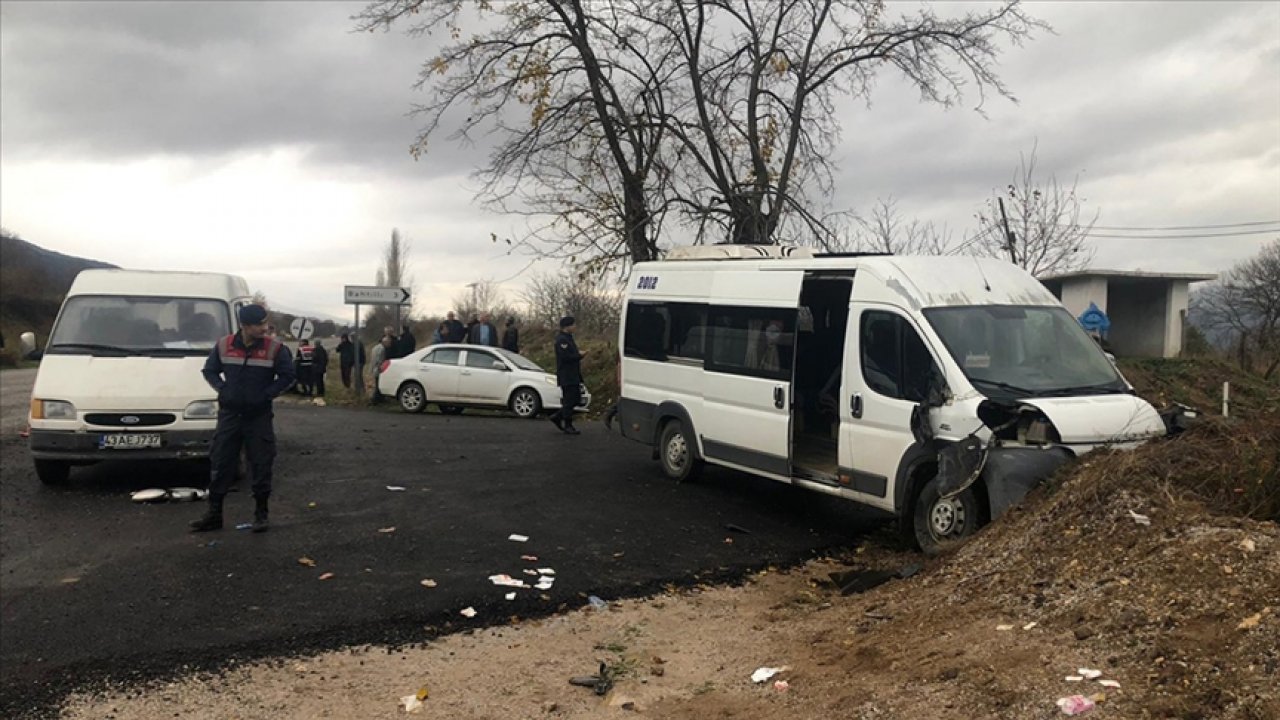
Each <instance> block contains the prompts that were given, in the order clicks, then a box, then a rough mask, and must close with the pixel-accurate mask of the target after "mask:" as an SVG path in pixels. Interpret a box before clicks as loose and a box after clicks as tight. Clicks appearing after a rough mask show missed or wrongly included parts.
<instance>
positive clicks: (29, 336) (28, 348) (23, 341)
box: [18, 331, 36, 358]
mask: <svg viewBox="0 0 1280 720" xmlns="http://www.w3.org/2000/svg"><path fill="white" fill-rule="evenodd" d="M18 345H19V346H20V347H21V348H22V357H23V358H30V357H31V355H32V354H33V353H34V352H35V351H36V334H35V333H33V332H29V331H28V332H24V333H22V335H20V336H19V337H18Z"/></svg>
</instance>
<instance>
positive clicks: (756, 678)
mask: <svg viewBox="0 0 1280 720" xmlns="http://www.w3.org/2000/svg"><path fill="white" fill-rule="evenodd" d="M790 669H791V668H790V667H789V666H787V665H783V666H782V667H762V668H757V669H756V671H755V672H753V673H751V682H753V683H762V682H764V681H765V680H768V679H769V678H771V677H773V676H774V675H777V674H778V673H783V672H786V671H788V670H790Z"/></svg>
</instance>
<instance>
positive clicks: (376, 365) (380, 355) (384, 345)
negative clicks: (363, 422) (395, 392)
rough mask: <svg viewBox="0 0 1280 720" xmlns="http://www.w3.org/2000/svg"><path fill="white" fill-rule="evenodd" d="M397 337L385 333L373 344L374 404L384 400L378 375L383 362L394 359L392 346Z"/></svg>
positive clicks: (371, 399)
mask: <svg viewBox="0 0 1280 720" xmlns="http://www.w3.org/2000/svg"><path fill="white" fill-rule="evenodd" d="M395 342H396V340H395V338H393V337H391V335H383V336H382V340H381V341H379V342H378V344H377V345H374V346H373V363H372V365H371V367H372V368H373V396H372V397H370V398H369V401H370V402H371V403H373V404H374V405H377V404H378V403H380V402H382V391H381V390H379V389H378V376H379V375H381V374H382V364H383V363H384V362H386V361H388V360H393V359H394V358H393V357H392V356H391V348H392V347H393V346H394V345H395Z"/></svg>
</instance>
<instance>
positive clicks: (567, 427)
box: [564, 420, 582, 435]
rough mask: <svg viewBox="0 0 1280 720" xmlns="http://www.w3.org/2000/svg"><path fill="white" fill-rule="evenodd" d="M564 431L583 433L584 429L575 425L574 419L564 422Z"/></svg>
mask: <svg viewBox="0 0 1280 720" xmlns="http://www.w3.org/2000/svg"><path fill="white" fill-rule="evenodd" d="M564 432H565V434H566V435H581V434H582V431H581V430H579V429H578V428H576V427H574V426H573V420H566V421H565V423H564Z"/></svg>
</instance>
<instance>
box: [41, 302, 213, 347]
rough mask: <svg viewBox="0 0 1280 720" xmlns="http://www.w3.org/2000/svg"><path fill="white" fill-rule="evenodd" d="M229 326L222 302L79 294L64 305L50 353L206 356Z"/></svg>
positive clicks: (50, 343)
mask: <svg viewBox="0 0 1280 720" xmlns="http://www.w3.org/2000/svg"><path fill="white" fill-rule="evenodd" d="M230 327H231V326H230V314H229V313H228V311H227V304H226V303H225V302H223V301H221V300H208V299H202V298H165V297H122V296H118V295H112V296H103V295H78V296H76V297H73V298H70V299H68V300H67V303H66V305H65V306H64V307H63V308H62V313H61V315H59V316H58V324H57V326H56V327H54V329H53V335H52V337H51V338H50V340H49V352H50V353H53V354H91V355H205V354H208V352H209V350H210V349H212V348H213V345H214V343H216V342H217V341H218V339H219V338H221V337H222V336H224V335H228V334H230V333H231V329H230Z"/></svg>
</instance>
